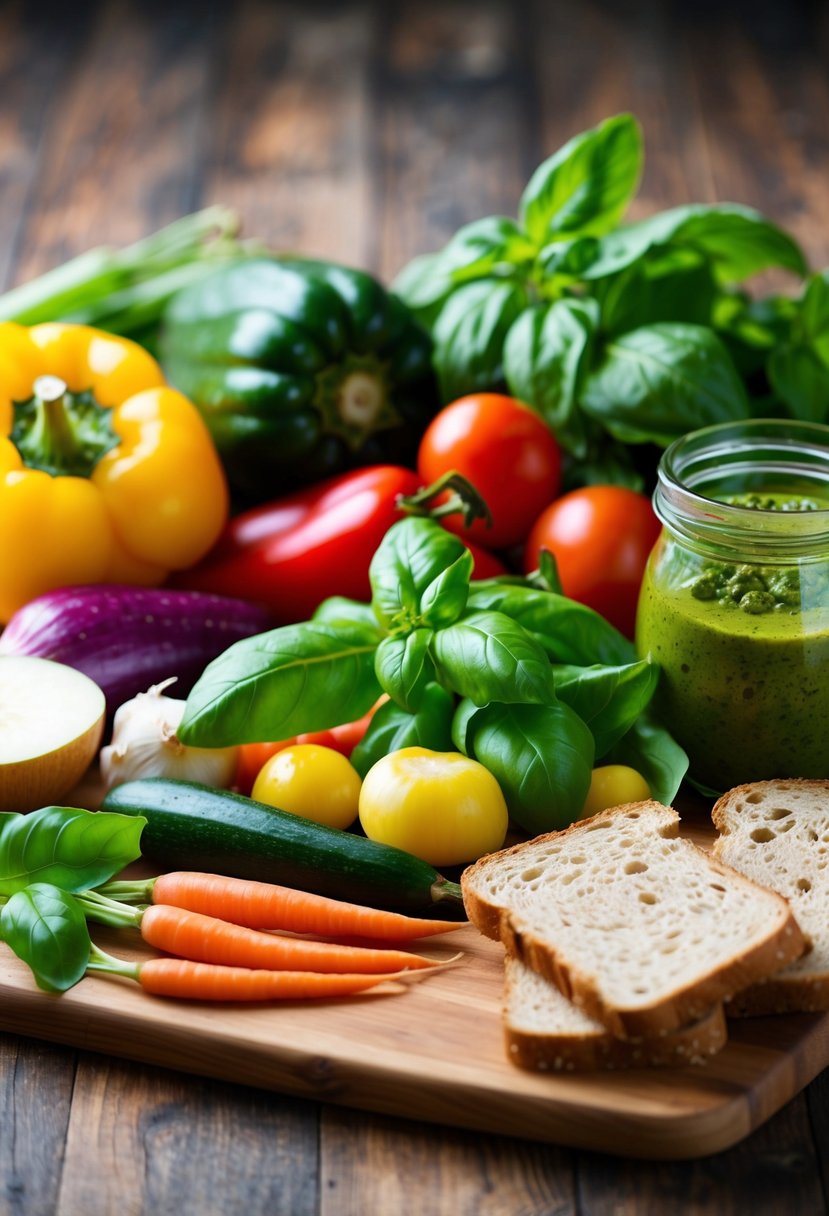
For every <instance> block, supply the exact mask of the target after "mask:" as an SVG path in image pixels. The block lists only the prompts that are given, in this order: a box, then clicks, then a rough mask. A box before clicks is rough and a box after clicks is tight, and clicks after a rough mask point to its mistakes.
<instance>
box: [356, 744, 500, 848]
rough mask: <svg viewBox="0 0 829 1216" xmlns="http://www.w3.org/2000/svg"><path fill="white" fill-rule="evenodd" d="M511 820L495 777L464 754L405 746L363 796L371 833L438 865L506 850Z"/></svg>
mask: <svg viewBox="0 0 829 1216" xmlns="http://www.w3.org/2000/svg"><path fill="white" fill-rule="evenodd" d="M507 820H508V815H507V804H506V802H505V801H504V795H503V794H502V793H501V787H500V786H499V784H498V782H497V781H496V780H495V778H494V777H493V776H492V773H490V772H489V771H488V769H485V768H484V766H483V765H482V764H479V763H478V762H477V760H469V759H467V757H466V756H462V755H461V754H460V752H433V751H429V750H428V748H425V747H404V748H401V750H400V751H397V752H391V753H390V754H389V755H388V756H384V757H383V758H382V760H378V761H377V763H376V764H375V765H374V766H373V767H372V768H370V769H369V771H368V773H366V777H365V780H364V781H363V788H362V790H361V791H360V823H361V824H362V825H363V830H364V831H365V834H366V836H368V838H369V839H370V840H377V841H379V842H380V843H381V844H391V845H395V846H396V847H397V848H398V849H405V850H406V852H407V853H412V854H413V855H414V856H415V857H420V858H421V859H422V860H423V861H428V862H429V864H430V865H433V866H451V865H461V864H463V863H465V862H468V861H475V860H476V859H477V858H478V857H481V856H483V854H484V853H491V852H492V851H493V850H494V849H499V848H500V847H501V845H502V844H503V843H504V837H505V836H506V832H507Z"/></svg>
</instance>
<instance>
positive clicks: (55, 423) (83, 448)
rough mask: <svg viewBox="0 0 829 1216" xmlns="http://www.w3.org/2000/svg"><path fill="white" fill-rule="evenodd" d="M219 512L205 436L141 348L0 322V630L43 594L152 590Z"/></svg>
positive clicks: (194, 555)
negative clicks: (75, 589)
mask: <svg viewBox="0 0 829 1216" xmlns="http://www.w3.org/2000/svg"><path fill="white" fill-rule="evenodd" d="M227 514H228V491H227V483H226V480H225V476H224V472H223V470H222V466H221V463H220V461H219V458H218V455H217V453H216V450H215V448H214V446H213V443H212V440H211V439H210V436H209V434H208V431H207V428H206V426H205V424H204V422H203V421H202V418H201V416H200V414H199V412H198V410H197V409H196V407H195V406H194V405H192V404H191V403H190V402H189V401H188V400H187V399H186V397H183V396H182V395H181V393H179V392H177V391H176V390H175V389H172V388H169V387H167V385H166V384H165V381H164V376H163V373H162V371H161V368H160V367H159V366H158V364H157V363H156V362H155V360H154V359H153V358H152V357H151V356H150V355H149V354H148V353H147V352H146V351H145V350H143V349H142V348H141V347H140V346H137V345H136V344H135V343H134V342H130V341H128V340H127V339H124V338H117V337H114V336H113V335H112V334H107V333H103V332H101V331H99V330H95V329H91V328H89V327H88V326H85V325H65V324H51V323H49V324H45V325H36V326H34V327H33V328H31V329H28V328H26V327H25V326H22V325H16V324H14V323H12V322H5V323H0V622H6V621H8V620H9V618H10V617H11V615H12V613H13V612H15V611H16V610H17V609H18V608H19V607H20V606H21V605H22V604H24V603H26V602H27V601H28V600H30V599H33V598H34V597H35V596H37V595H40V594H42V593H43V592H45V591H49V590H52V589H53V588H55V587H61V586H69V585H76V584H80V583H104V582H128V583H139V584H144V585H147V586H154V585H158V584H159V583H162V582H163V581H164V579H165V578H166V577H167V575H168V574H169V573H170V572H171V571H172V570H177V569H184V568H186V567H187V566H190V565H192V564H193V563H194V562H196V561H198V560H199V558H201V557H202V556H203V555H204V554H205V553H206V552H207V550H208V549H209V548H210V547H211V546H212V544H213V542H214V541H215V540H216V539H217V537H218V535H219V533H220V532H221V530H222V528H223V526H224V524H225V521H226V519H227Z"/></svg>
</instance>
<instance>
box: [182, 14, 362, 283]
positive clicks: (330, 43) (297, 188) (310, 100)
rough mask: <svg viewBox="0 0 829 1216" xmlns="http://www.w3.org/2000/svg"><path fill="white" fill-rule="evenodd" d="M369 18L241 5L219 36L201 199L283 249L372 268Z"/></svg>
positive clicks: (249, 231)
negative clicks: (232, 211) (228, 209)
mask: <svg viewBox="0 0 829 1216" xmlns="http://www.w3.org/2000/svg"><path fill="white" fill-rule="evenodd" d="M371 11H372V9H371V6H370V5H368V4H349V5H347V6H338V5H331V6H325V7H323V9H322V10H320V9H319V8H318V7H315V6H310V7H309V5H308V4H305V3H301V2H297V3H287V4H280V5H273V4H270V3H268V0H244V3H242V4H240V6H239V9H238V12H237V13H234V19H233V21H232V22H230V24H229V27H228V28H227V30H226V33H225V34H224V36H223V53H222V62H221V67H220V69H219V72H218V81H219V88H218V92H217V97H216V100H215V109H214V113H213V123H212V131H211V141H210V153H209V158H208V164H207V166H206V170H205V178H204V189H205V194H206V199H207V201H217V202H222V203H225V204H228V205H230V206H232V207H235V208H237V209H238V210H239V212H240V214H242V215H243V216H244V224H245V232H246V233H248V234H250V235H253V236H256V237H258V238H260V239H262V240H264V241H266V242H268V243H269V244H270V245H271V246H272V247H274V248H276V249H278V250H285V251H296V250H299V251H301V252H302V253H305V254H309V255H315V256H318V257H329V258H338V259H339V260H341V261H343V262H346V263H347V264H349V265H355V266H367V265H368V261H369V259H368V252H369V244H370V236H369V233H370V227H371V215H370V205H371V189H370V173H369V170H370V165H369V141H370V130H371V113H370V107H369V98H368V84H367V79H368V75H369V64H370V58H371V50H372V32H373V22H372V17H371Z"/></svg>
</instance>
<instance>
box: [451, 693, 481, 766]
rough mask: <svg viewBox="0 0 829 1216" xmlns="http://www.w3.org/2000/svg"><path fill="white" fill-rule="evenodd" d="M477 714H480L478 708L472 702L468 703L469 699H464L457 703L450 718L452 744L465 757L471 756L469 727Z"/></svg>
mask: <svg viewBox="0 0 829 1216" xmlns="http://www.w3.org/2000/svg"><path fill="white" fill-rule="evenodd" d="M477 713H480V707H479V706H477V705H476V704H475V702H474V701H470V699H469V697H464V698H463V700H462V701H460V702H459V703H458V706H457V709H456V710H455V713H454V715H453V717H452V742H453V743H454V744H455V747H456V748H457V749H458V751H459V752H463V754H464V755H465V756H468V755H470V754H471V753H470V750H469V747H470V744H469V727H470V724H471V722H472V719H473V718H474V717H475V714H477Z"/></svg>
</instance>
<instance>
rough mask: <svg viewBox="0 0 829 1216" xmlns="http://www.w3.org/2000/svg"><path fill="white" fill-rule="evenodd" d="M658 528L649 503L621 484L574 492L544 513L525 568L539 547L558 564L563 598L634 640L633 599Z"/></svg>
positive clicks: (536, 525)
mask: <svg viewBox="0 0 829 1216" xmlns="http://www.w3.org/2000/svg"><path fill="white" fill-rule="evenodd" d="M659 531H660V524H659V520H658V519H657V518H656V515H655V514H654V511H653V507H652V506H651V504H650V499H649V498H646V497H645V495H644V494H637V493H636V492H635V491H634V490H627V489H624V488H623V487H622V486H585V487H584V488H583V489H580V490H572V491H571V492H570V493H569V494H565V495H564V496H563V497H562V498H559V499H558V500H557V501H556V502H554V503H551V504H550V506H549V507H547V508H546V510H544V511H542V513H541V515H539V517H538V519H537V520H536V522H535V523H534V524H533V527H532V530H531V532H530V535H529V537H528V539H527V544H526V547H525V549H524V569H525V570H526V571H527V572H529V571H530V570H534V569H535V568H536V567H537V566H538V559H539V554H540V552H541V550H542V549H549V550H550V551H551V552H552V554H553V555H554V557H555V559H556V562H557V564H558V572H559V575H560V577H561V586H562V590H563V591H564V594H565V595H569V596H570V598H571V599H574V600H579V602H580V603H582V604H587V605H588V606H589V607H590V608H594V609H595V610H596V611H597V612H600V613H601V614H602V616H604V617H606V618H607V619H608V620H609V621H610V622H611V624H613V625H615V626H616V628H617V629H619V630H621V632H622V633H624V634H625V635H626V636H627V637H629V638H632V637H633V630H634V625H635V623H636V601H637V599H638V597H639V587H640V585H641V582H642V575H643V574H644V572H645V564H646V562H647V560H648V554H649V553H650V551H651V549H652V548H653V546H654V543H655V542H656V538H657V536H658V535H659Z"/></svg>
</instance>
